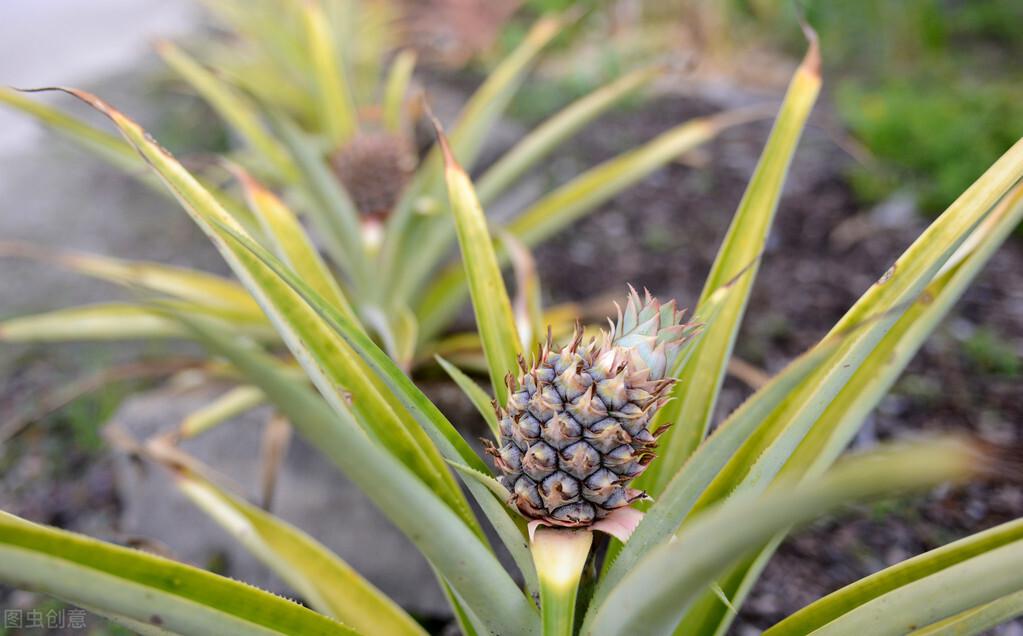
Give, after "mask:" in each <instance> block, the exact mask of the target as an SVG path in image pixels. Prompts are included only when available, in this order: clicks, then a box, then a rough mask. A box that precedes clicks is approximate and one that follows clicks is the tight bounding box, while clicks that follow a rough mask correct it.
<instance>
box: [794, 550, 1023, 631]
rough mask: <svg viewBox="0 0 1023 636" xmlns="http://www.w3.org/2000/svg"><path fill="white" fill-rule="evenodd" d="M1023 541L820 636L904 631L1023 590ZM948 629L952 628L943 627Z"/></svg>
mask: <svg viewBox="0 0 1023 636" xmlns="http://www.w3.org/2000/svg"><path fill="white" fill-rule="evenodd" d="M1020 563H1023V541H1015V542H1013V543H1010V544H1008V545H1004V546H1001V547H998V548H994V549H992V550H990V551H989V552H985V553H983V554H980V555H978V556H975V557H973V558H972V559H968V560H966V561H963V562H961V563H957V564H955V565H951V566H949V567H947V568H945V569H944V570H942V571H940V572H938V573H936V574H932V575H931V576H928V577H926V578H923V579H921V580H919V581H916V582H914V583H910V584H908V585H904V586H902V587H899V588H897V589H895V590H893V591H891V592H888V593H887V594H884V595H882V596H879V597H878V598H876V599H874V600H872V601H870V602H869V603H866V604H864V605H861V606H859V607H857V608H856V609H853V610H851V611H849V612H847V613H845V614H842V615H841V616H839V617H838V618H836V619H835V620H833V621H832V622H830V623H828V624H826V625H824V626H822V627H821V628H820V629H818V630H817V631H816V632H814V633H815V634H819V635H820V636H861V635H862V634H871V635H874V634H876V635H877V636H902V634H908V633H910V632H911V631H913V630H914V629H915V628H916V627H917V626H919V625H928V624H930V623H935V622H938V621H941V620H944V619H946V618H949V617H951V616H954V615H956V614H959V613H960V612H963V611H966V610H969V609H972V608H974V607H977V606H979V605H984V604H987V603H990V602H993V601H996V600H997V599H999V598H1002V597H1004V596H1006V595H1008V594H1012V593H1015V592H1019V591H1020V590H1021V589H1023V568H1021V567H1020V566H1019V564H1020ZM942 633H948V631H947V630H946V631H943V632H942Z"/></svg>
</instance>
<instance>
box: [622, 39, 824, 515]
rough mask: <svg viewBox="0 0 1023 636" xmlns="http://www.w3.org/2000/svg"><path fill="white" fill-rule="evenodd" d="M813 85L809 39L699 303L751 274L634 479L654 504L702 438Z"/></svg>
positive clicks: (714, 329)
mask: <svg viewBox="0 0 1023 636" xmlns="http://www.w3.org/2000/svg"><path fill="white" fill-rule="evenodd" d="M820 85H821V75H820V51H819V50H818V48H817V41H816V37H813V38H811V41H810V48H809V50H808V51H807V53H806V57H805V58H804V59H803V62H802V64H801V65H800V66H799V69H798V70H797V71H796V73H795V75H794V76H793V78H792V81H791V83H790V84H789V88H788V92H787V93H786V96H785V101H784V103H783V104H782V107H781V110H780V111H779V113H778V118H777V120H776V121H775V124H774V128H773V129H772V131H771V136H770V137H769V138H768V140H767V145H766V146H765V147H764V151H763V153H762V154H761V156H760V160H759V161H758V163H757V167H756V169H755V170H754V172H753V176H752V177H751V178H750V182H749V185H748V186H747V187H746V192H745V193H744V194H743V197H742V200H741V201H740V202H739V208H738V210H736V212H735V216H734V217H733V218H732V223H731V225H730V226H729V228H728V233H727V234H726V236H725V239H724V242H723V243H722V245H721V249H720V250H719V251H718V255H717V258H716V259H715V261H714V265H713V266H712V267H711V271H710V274H709V275H708V277H707V281H706V282H705V283H704V287H703V293H702V294H701V296H700V302H703V301H705V300H706V299H707V298H708V297H709V296H710V294H712V293H713V292H714V290H716V289H717V288H718V287H720V286H721V285H723V284H724V283H725V282H726V281H728V280H730V279H731V278H732V277H734V276H735V275H736V274H737V273H738V272H739V271H741V270H742V269H743V268H745V267H748V266H749V264H750V263H753V265H752V269H753V271H752V273H751V275H749V276H745V277H744V278H743V281H742V282H741V283H739V289H737V290H736V293H734V294H733V295H732V297H731V298H730V299H729V300H728V302H727V304H726V306H725V307H724V308H723V309H722V312H721V315H720V316H719V317H718V319H717V320H716V321H715V322H714V324H713V325H711V326H709V327H708V328H707V333H706V334H705V335H704V336H703V339H702V340H701V342H700V344H699V345H698V349H697V351H696V353H695V355H694V356H693V357H692V358H691V359H690V360H689V362H688V364H686V366H685V367H684V368H683V369H682V370H681V372H680V375H679V381H678V383H677V384H676V385H675V387H674V388H673V389H672V397H673V398H674V402H675V404H674V405H673V408H674V413H672V414H674V415H676V419H675V420H674V421H673V422H670V423H672V424H673V426H672V428H671V429H669V430H668V432H667V433H665V434H664V436H662V438H661V442H660V446H661V449H662V450H661V453H660V454H661V457H660V460H659V461H658V462H657V463H656V464H654V465H652V466H651V467H650V470H648V471H647V472H646V473H645V474H644V475H643V476H642V478H641V479H639V480H637V482H638V487H640V488H645V489H647V490H648V491H650V493H651V494H652V495H653V496H654V498H655V499H656V498H657V496H658V495H659V494H660V492H661V491H662V490H663V489H664V487H665V486H666V485H667V483H668V480H669V479H670V478H671V477H672V476H673V475H674V474H675V472H676V471H677V470H678V469H679V467H680V466H682V464H683V463H685V461H686V459H687V458H688V457H689V455H691V454H692V452H693V450H695V449H696V446H697V445H698V444H699V443H700V442H701V441H702V440H703V438H704V437H705V436H706V434H707V429H708V427H709V426H710V419H711V417H712V416H713V414H714V406H715V404H716V403H717V396H718V392H719V391H720V389H721V382H722V381H723V380H724V375H725V369H726V366H727V363H728V358H729V357H730V356H731V352H732V346H733V344H734V343H735V337H736V334H737V333H738V332H739V326H740V324H741V322H742V317H743V315H744V313H745V309H746V301H747V300H748V298H749V294H750V290H751V289H752V288H753V283H754V281H755V280H756V273H757V269H758V268H759V257H760V254H761V253H762V252H763V250H764V244H765V243H766V241H767V236H768V233H769V232H770V229H771V224H772V221H773V219H774V214H775V210H777V208H778V200H779V199H780V197H781V190H782V186H783V184H784V182H785V176H786V174H787V172H788V167H789V164H790V163H791V161H792V155H793V154H794V152H795V150H796V145H797V144H798V143H799V138H800V136H801V134H802V132H803V126H804V125H805V124H806V120H807V117H809V115H810V110H811V109H812V108H813V105H814V103H815V102H816V101H817V93H818V92H819V91H820ZM666 413H667V412H666ZM662 417H663V416H662ZM664 423H669V422H667V421H666V420H663V419H661V420H660V421H658V422H657V424H658V425H659V424H664Z"/></svg>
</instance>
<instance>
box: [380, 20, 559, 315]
mask: <svg viewBox="0 0 1023 636" xmlns="http://www.w3.org/2000/svg"><path fill="white" fill-rule="evenodd" d="M572 19H573V17H572V16H569V15H564V16H560V17H555V16H545V17H542V18H540V19H539V20H538V21H537V22H536V23H535V24H534V25H533V27H532V28H531V29H530V30H529V33H527V34H526V36H525V38H523V40H522V42H521V43H520V44H519V46H518V47H517V48H516V49H515V50H514V51H512V52H511V54H509V55H508V57H507V58H505V59H504V60H503V61H502V62H501V63H500V64H498V65H497V67H496V68H494V70H493V71H492V72H491V73H490V75H489V76H488V77H487V80H486V81H485V82H484V83H483V84H482V85H481V86H480V87H479V88H478V89H477V90H476V92H475V93H473V95H472V97H471V98H470V99H469V101H468V103H466V105H465V108H464V109H463V110H462V112H461V114H460V115H459V116H458V120H457V121H456V122H455V125H454V126H452V127H451V148H452V151H453V153H454V156H455V158H456V159H458V161H459V162H460V163H461V164H462V165H464V166H466V167H467V168H468V169H470V170H471V169H472V168H473V166H474V165H475V163H476V159H477V157H478V155H479V150H480V148H481V147H482V145H483V141H484V140H485V139H486V135H487V134H488V133H489V132H490V130H491V129H492V128H493V126H494V124H495V123H496V122H497V120H498V119H499V118H500V117H501V115H502V114H503V113H504V111H505V109H506V108H507V106H508V103H509V102H510V101H511V99H512V97H514V95H515V93H516V91H517V90H518V88H519V86H521V85H522V81H523V79H524V78H525V75H526V72H527V71H528V70H529V69H530V67H531V66H532V64H533V62H534V61H535V60H536V57H537V55H539V53H540V51H541V50H543V48H544V47H545V46H546V45H547V44H548V43H549V42H550V41H551V40H552V39H553V38H554V37H555V36H556V35H557V34H558V33H560V32H561V30H562V29H563V28H564V27H565V25H566V24H567V23H568V22H569V21H571V20H572ZM443 192H444V173H443V161H442V157H441V153H440V150H439V149H438V148H434V149H433V150H432V151H431V152H430V154H429V155H428V156H427V157H426V159H424V160H423V162H422V164H421V165H420V167H419V169H418V170H417V172H416V176H415V178H414V179H413V182H412V183H410V184H409V186H408V188H406V190H405V193H404V194H403V195H402V199H401V201H399V203H398V205H397V206H396V208H395V210H394V212H393V213H392V214H391V216H390V218H389V219H388V222H387V228H386V232H385V234H384V244H383V247H382V250H381V263H382V266H383V274H382V279H383V280H384V281H385V285H384V286H383V287H382V289H385V290H386V291H387V294H388V296H387V298H384V299H383V300H384V301H385V302H384V304H396V303H407V298H408V297H409V296H410V295H411V294H412V293H413V292H416V291H418V288H419V286H420V285H421V282H422V280H423V277H425V276H426V275H428V274H429V273H430V272H431V271H432V270H433V268H434V267H436V265H437V259H438V258H440V257H442V256H443V255H444V254H445V253H446V252H447V249H448V245H449V244H450V242H449V240H448V239H449V238H450V236H451V222H450V220H449V219H447V218H446V215H443V214H441V215H435V217H434V218H428V217H424V216H423V215H419V214H417V212H416V208H417V207H419V206H420V205H421V203H422V202H423V201H424V200H427V201H432V202H433V203H434V204H435V205H438V206H439V205H441V203H440V202H441V201H442V200H443ZM421 225H422V226H425V227H420V226H421ZM434 234H436V235H437V236H438V238H436V239H435V238H433V235H434Z"/></svg>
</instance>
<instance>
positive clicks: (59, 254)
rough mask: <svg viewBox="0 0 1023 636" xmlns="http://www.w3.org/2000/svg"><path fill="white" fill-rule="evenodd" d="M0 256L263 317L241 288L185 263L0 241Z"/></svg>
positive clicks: (253, 318) (256, 318)
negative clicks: (179, 263)
mask: <svg viewBox="0 0 1023 636" xmlns="http://www.w3.org/2000/svg"><path fill="white" fill-rule="evenodd" d="M0 256H17V257H20V258H30V259H32V260H35V261H38V262H40V263H45V264H48V265H53V266H57V267H63V268H64V269H67V270H69V271H73V272H76V273H78V274H82V275H85V276H92V277H94V278H98V279H100V280H106V281H109V282H112V283H116V284H118V285H123V286H125V287H132V288H137V289H143V290H147V291H152V292H156V293H160V294H167V295H168V296H174V297H176V298H180V299H182V300H187V301H191V302H194V303H197V304H200V305H208V306H210V307H216V308H219V309H220V310H223V311H230V312H231V313H237V314H238V315H239V316H241V317H245V318H246V319H247V320H249V321H257V322H263V321H265V320H266V317H265V316H264V315H263V312H262V310H260V308H259V305H258V304H256V301H254V300H253V299H252V296H250V295H249V293H248V292H247V291H245V288H244V287H242V286H241V285H239V284H238V283H236V282H235V281H232V280H228V279H227V278H224V277H222V276H217V275H215V274H209V273H207V272H201V271H199V270H194V269H189V268H186V267H175V266H173V265H165V264H163V263H154V262H151V261H129V260H122V259H117V258H111V257H109V256H103V255H100V254H89V253H86V252H76V251H71V250H60V249H54V248H48V247H43V246H39V245H33V244H30V243H19V242H2V243H0Z"/></svg>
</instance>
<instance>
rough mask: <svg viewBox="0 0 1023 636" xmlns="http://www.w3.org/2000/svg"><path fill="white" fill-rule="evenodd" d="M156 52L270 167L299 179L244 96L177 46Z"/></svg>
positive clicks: (164, 46)
mask: <svg viewBox="0 0 1023 636" xmlns="http://www.w3.org/2000/svg"><path fill="white" fill-rule="evenodd" d="M156 51H157V53H159V54H160V57H162V58H163V60H164V62H166V63H167V65H168V66H170V67H171V68H172V69H174V71H175V72H177V73H178V74H179V75H181V77H182V78H184V80H185V81H187V82H188V83H189V85H191V86H192V88H194V89H195V90H196V91H197V92H198V93H199V95H201V96H202V97H203V99H205V100H206V101H207V102H208V103H209V104H210V106H212V107H213V108H214V109H215V110H216V112H217V114H218V115H220V117H221V118H222V119H223V120H224V121H225V122H227V123H228V124H230V125H231V126H232V127H233V128H234V129H235V130H236V131H237V132H238V134H239V135H241V136H242V138H243V139H245V141H246V142H247V143H248V144H249V145H251V146H252V148H253V149H254V150H255V151H256V152H258V153H259V155H260V156H262V157H263V158H265V161H266V163H267V164H268V166H270V167H272V168H274V169H275V170H276V171H277V172H278V174H279V176H280V177H281V178H282V179H284V180H286V181H293V180H294V179H295V178H296V170H295V164H294V163H292V161H291V158H290V157H288V154H287V153H286V152H285V151H284V149H283V148H282V147H281V145H280V143H278V142H277V140H276V139H274V138H273V137H272V136H271V135H270V134H269V133H268V132H267V130H266V128H265V127H264V126H263V123H262V122H261V121H260V120H259V115H258V113H257V110H256V108H255V107H254V106H253V105H252V104H251V103H249V102H247V101H246V99H245V97H244V96H242V95H240V94H239V93H238V92H237V91H235V89H234V88H232V87H230V86H228V85H227V84H225V83H224V82H223V81H221V80H220V79H218V78H217V77H216V76H215V75H214V74H213V73H211V72H210V71H208V70H207V69H206V68H204V67H203V66H202V65H201V64H200V63H199V62H197V61H195V60H194V59H192V57H191V56H189V55H188V54H187V53H185V52H184V51H182V50H181V49H179V48H178V47H177V46H175V45H174V44H172V43H170V42H167V41H163V42H159V43H158V44H157V46H156Z"/></svg>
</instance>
